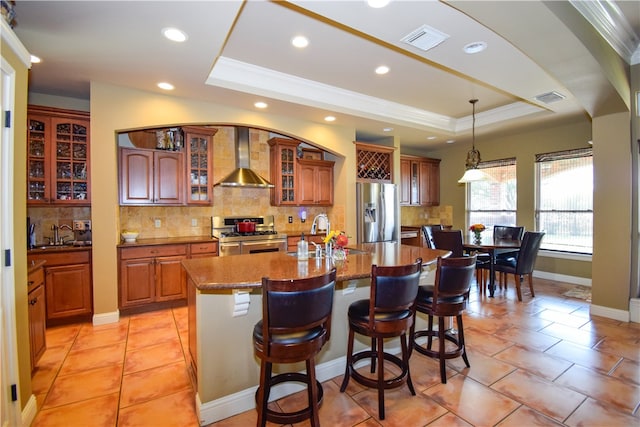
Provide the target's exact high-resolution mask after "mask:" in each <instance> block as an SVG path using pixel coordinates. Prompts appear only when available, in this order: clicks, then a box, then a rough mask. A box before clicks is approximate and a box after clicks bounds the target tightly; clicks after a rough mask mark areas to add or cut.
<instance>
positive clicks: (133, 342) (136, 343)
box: [127, 328, 179, 351]
mask: <svg viewBox="0 0 640 427" xmlns="http://www.w3.org/2000/svg"><path fill="white" fill-rule="evenodd" d="M169 341H173V342H178V341H179V337H178V331H177V330H176V329H175V328H160V329H147V330H144V331H140V332H130V333H129V338H128V339H127V351H132V350H139V349H141V348H143V347H148V346H150V345H156V344H159V343H162V342H169Z"/></svg>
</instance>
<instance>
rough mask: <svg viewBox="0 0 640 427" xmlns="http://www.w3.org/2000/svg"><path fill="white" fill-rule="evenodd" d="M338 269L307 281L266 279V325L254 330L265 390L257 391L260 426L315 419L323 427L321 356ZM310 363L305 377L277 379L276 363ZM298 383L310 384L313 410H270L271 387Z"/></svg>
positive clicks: (294, 374) (294, 375) (295, 374)
mask: <svg viewBox="0 0 640 427" xmlns="http://www.w3.org/2000/svg"><path fill="white" fill-rule="evenodd" d="M335 282H336V269H335V268H334V269H332V270H331V272H329V273H328V274H326V275H323V276H317V277H309V278H304V279H296V280H292V279H283V280H271V279H269V278H266V277H265V278H263V279H262V320H261V321H259V322H258V323H256V325H255V327H254V328H253V347H254V352H255V354H256V356H257V357H258V358H260V386H259V387H258V390H257V391H256V409H257V410H258V422H257V425H259V426H264V425H265V424H266V422H267V421H270V422H273V423H277V424H294V423H298V422H300V421H303V420H306V419H311V425H312V426H319V425H320V421H319V417H318V409H319V407H320V404H321V402H322V395H323V390H322V385H321V384H320V382H319V381H317V380H316V367H315V356H316V354H318V352H320V350H321V349H322V346H323V345H324V344H325V343H326V342H327V341H329V336H330V334H331V311H332V308H333V294H334V288H335ZM303 361H304V362H306V374H303V373H299V372H290V373H282V374H279V375H276V376H273V377H272V376H271V373H272V365H273V363H296V362H303ZM288 381H294V382H302V383H305V384H307V392H308V400H309V406H308V407H306V408H304V409H301V410H299V411H295V412H289V413H286V412H277V411H274V410H272V409H269V408H268V407H267V404H268V401H269V392H270V390H271V387H272V386H274V385H276V384H280V383H283V382H288Z"/></svg>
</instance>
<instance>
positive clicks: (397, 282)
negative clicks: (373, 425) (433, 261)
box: [340, 258, 422, 420]
mask: <svg viewBox="0 0 640 427" xmlns="http://www.w3.org/2000/svg"><path fill="white" fill-rule="evenodd" d="M421 272H422V259H420V258H418V259H417V260H416V262H415V263H413V264H409V265H400V266H377V265H372V266H371V293H370V298H369V299H363V300H359V301H356V302H354V303H352V304H351V305H350V306H349V312H348V317H349V338H348V340H349V341H348V346H347V366H346V368H345V373H344V379H343V380H342V386H341V387H340V391H341V392H344V391H345V390H346V388H347V385H348V384H349V379H350V378H353V379H354V380H355V381H357V382H358V383H360V384H362V385H364V386H367V387H371V388H377V389H378V417H379V418H380V419H381V420H383V419H384V390H385V389H391V388H396V387H400V386H402V385H403V384H405V383H406V384H407V386H408V387H409V391H410V392H411V394H412V395H414V396H415V394H416V392H415V390H414V388H413V383H412V382H411V374H410V372H409V344H410V343H408V342H407V337H406V334H407V333H408V332H409V331H410V330H411V326H412V325H413V322H414V320H415V300H416V295H417V293H418V287H419V281H420V273H421ZM356 332H357V333H359V334H361V335H364V336H367V337H370V338H371V349H370V350H364V351H360V352H358V353H356V354H353V342H354V338H355V333H356ZM391 337H400V345H401V348H402V358H398V357H397V356H395V355H393V354H390V353H386V352H385V351H384V339H385V338H391ZM367 358H370V359H371V373H372V374H373V373H376V368H377V375H376V377H375V378H374V377H370V376H365V375H363V374H361V373H360V372H358V371H356V369H355V367H354V364H355V363H356V362H358V361H359V360H363V359H367ZM385 361H386V362H390V363H393V364H394V365H396V366H397V367H399V368H400V373H399V374H398V375H397V376H395V377H393V378H388V379H385V378H384V373H385V369H384V364H385Z"/></svg>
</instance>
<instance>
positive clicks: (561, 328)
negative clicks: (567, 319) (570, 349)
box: [540, 323, 601, 347]
mask: <svg viewBox="0 0 640 427" xmlns="http://www.w3.org/2000/svg"><path fill="white" fill-rule="evenodd" d="M540 332H542V333H543V334H546V335H549V336H551V337H554V338H558V339H562V340H566V341H569V342H572V343H575V344H580V345H583V346H587V347H593V346H594V345H596V344H597V343H598V342H599V341H600V340H601V338H600V337H598V336H597V335H595V334H593V333H592V332H590V331H585V330H582V329H576V328H574V327H571V326H566V325H562V324H560V323H552V324H551V325H549V326H547V327H546V328H544V329H541V330H540Z"/></svg>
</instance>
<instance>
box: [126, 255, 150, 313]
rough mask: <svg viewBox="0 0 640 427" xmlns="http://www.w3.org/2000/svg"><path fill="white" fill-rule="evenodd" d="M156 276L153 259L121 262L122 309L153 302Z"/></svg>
mask: <svg viewBox="0 0 640 427" xmlns="http://www.w3.org/2000/svg"><path fill="white" fill-rule="evenodd" d="M154 276H155V263H154V259H153V258H141V259H132V260H125V261H120V307H121V308H123V307H130V306H136V305H140V304H147V303H150V302H153V300H154V293H155V287H154Z"/></svg>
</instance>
